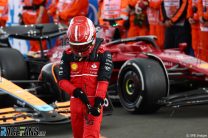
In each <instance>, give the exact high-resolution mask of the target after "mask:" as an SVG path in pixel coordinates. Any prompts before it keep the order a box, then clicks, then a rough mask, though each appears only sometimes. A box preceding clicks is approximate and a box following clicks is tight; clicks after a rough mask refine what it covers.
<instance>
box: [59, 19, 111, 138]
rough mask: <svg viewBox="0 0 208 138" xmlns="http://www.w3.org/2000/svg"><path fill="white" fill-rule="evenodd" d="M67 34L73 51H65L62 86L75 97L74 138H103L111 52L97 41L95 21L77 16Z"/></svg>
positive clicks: (72, 116) (72, 120)
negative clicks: (103, 116)
mask: <svg viewBox="0 0 208 138" xmlns="http://www.w3.org/2000/svg"><path fill="white" fill-rule="evenodd" d="M67 35H68V38H69V44H70V47H71V48H70V49H67V50H65V51H64V53H63V56H62V59H61V63H60V68H59V86H60V88H61V89H63V90H64V91H65V92H67V93H68V94H69V95H70V96H71V100H70V101H71V103H70V104H71V105H70V110H71V124H72V131H73V135H74V138H89V137H90V138H91V137H93V138H99V134H100V125H101V121H102V112H103V107H102V105H103V103H104V98H105V96H106V92H107V88H108V84H109V79H110V77H111V73H112V69H113V63H112V57H111V54H110V52H108V51H106V50H105V49H104V48H103V47H99V46H100V44H101V43H102V40H101V38H97V39H96V30H95V27H94V25H93V23H92V21H91V20H90V19H88V18H86V17H85V16H76V17H74V18H72V20H71V21H70V24H69V27H68V31H67Z"/></svg>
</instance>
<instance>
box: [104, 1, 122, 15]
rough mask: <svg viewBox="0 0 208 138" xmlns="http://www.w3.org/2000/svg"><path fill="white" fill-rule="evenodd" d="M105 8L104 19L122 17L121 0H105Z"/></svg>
mask: <svg viewBox="0 0 208 138" xmlns="http://www.w3.org/2000/svg"><path fill="white" fill-rule="evenodd" d="M103 6H104V8H103V12H102V18H103V19H114V18H119V17H120V12H121V10H120V9H121V1H120V0H104V5H103Z"/></svg>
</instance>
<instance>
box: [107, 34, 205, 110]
mask: <svg viewBox="0 0 208 138" xmlns="http://www.w3.org/2000/svg"><path fill="white" fill-rule="evenodd" d="M104 45H105V47H106V48H107V49H109V50H110V51H111V53H112V56H113V62H114V73H113V77H112V80H111V81H112V82H111V83H112V84H114V86H116V87H113V88H114V90H115V91H116V92H117V94H118V95H119V98H120V102H121V104H122V105H123V107H124V108H125V109H126V110H127V111H130V112H137V113H151V112H155V111H157V110H158V109H159V107H161V105H166V106H172V107H181V106H187V105H198V104H205V103H208V93H207V92H208V90H207V88H206V87H207V85H208V63H206V62H204V61H202V60H200V59H197V58H195V57H192V56H188V55H186V54H184V50H185V48H186V45H184V44H181V45H180V46H179V48H178V49H167V50H160V49H159V47H158V46H157V44H156V43H155V38H154V36H144V37H134V38H127V39H121V40H116V41H112V42H109V43H107V44H104Z"/></svg>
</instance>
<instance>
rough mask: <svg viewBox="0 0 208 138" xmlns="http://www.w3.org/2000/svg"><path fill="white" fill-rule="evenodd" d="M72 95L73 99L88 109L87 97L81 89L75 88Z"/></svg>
mask: <svg viewBox="0 0 208 138" xmlns="http://www.w3.org/2000/svg"><path fill="white" fill-rule="evenodd" d="M73 95H74V97H75V98H79V99H80V100H81V101H82V102H83V103H84V104H86V105H87V106H89V107H90V103H89V100H88V98H87V95H86V94H85V93H84V92H83V91H82V89H80V88H76V89H75V90H74V92H73Z"/></svg>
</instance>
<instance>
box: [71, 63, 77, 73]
mask: <svg viewBox="0 0 208 138" xmlns="http://www.w3.org/2000/svg"><path fill="white" fill-rule="evenodd" d="M71 69H72V70H73V71H76V70H77V69H78V65H77V64H76V63H72V64H71Z"/></svg>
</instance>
